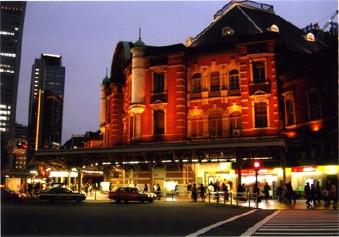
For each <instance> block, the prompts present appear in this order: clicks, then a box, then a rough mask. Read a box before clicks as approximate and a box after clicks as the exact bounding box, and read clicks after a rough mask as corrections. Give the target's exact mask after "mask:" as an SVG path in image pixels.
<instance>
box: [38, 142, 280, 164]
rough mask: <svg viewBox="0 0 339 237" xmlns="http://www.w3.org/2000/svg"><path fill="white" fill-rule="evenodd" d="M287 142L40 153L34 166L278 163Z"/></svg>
mask: <svg viewBox="0 0 339 237" xmlns="http://www.w3.org/2000/svg"><path fill="white" fill-rule="evenodd" d="M285 149H286V141H285V140H284V139H281V138H277V137H264V138H232V139H227V140H206V141H200V142H185V143H157V144H149V143H148V144H134V145H121V146H117V147H112V148H100V149H75V150H57V151H55V150H53V151H44V150H40V151H38V152H36V153H35V155H34V157H33V159H32V161H31V163H33V164H45V165H52V166H65V167H81V166H83V165H90V164H93V163H100V162H111V163H113V162H114V163H115V164H129V163H133V162H138V163H139V162H140V163H152V162H162V163H171V162H173V163H180V162H199V163H200V162H222V161H232V160H235V159H239V158H247V159H251V158H260V157H266V158H269V159H272V160H276V161H279V160H280V153H281V152H282V151H283V152H284V151H285Z"/></svg>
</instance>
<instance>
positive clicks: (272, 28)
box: [270, 24, 279, 32]
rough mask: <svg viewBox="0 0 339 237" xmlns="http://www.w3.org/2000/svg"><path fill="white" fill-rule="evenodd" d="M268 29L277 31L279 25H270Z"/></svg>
mask: <svg viewBox="0 0 339 237" xmlns="http://www.w3.org/2000/svg"><path fill="white" fill-rule="evenodd" d="M270 30H271V31H272V32H279V27H278V26H277V25H275V24H273V25H271V27H270Z"/></svg>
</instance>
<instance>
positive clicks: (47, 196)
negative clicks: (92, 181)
mask: <svg viewBox="0 0 339 237" xmlns="http://www.w3.org/2000/svg"><path fill="white" fill-rule="evenodd" d="M38 199H40V200H46V201H49V202H54V201H76V202H81V201H83V200H85V199H86V195H85V194H83V193H77V192H73V191H72V190H70V189H68V188H63V187H53V188H50V189H47V190H45V191H41V192H40V194H39V195H38Z"/></svg>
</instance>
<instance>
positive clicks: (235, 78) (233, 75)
mask: <svg viewBox="0 0 339 237" xmlns="http://www.w3.org/2000/svg"><path fill="white" fill-rule="evenodd" d="M229 75H230V82H229V86H230V90H239V72H238V70H232V71H230V73H229Z"/></svg>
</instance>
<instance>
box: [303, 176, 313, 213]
mask: <svg viewBox="0 0 339 237" xmlns="http://www.w3.org/2000/svg"><path fill="white" fill-rule="evenodd" d="M304 196H305V199H306V202H305V203H306V207H307V208H310V207H312V205H311V203H310V202H311V187H310V183H309V182H307V183H306V185H305V187H304Z"/></svg>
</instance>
